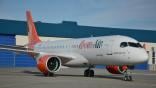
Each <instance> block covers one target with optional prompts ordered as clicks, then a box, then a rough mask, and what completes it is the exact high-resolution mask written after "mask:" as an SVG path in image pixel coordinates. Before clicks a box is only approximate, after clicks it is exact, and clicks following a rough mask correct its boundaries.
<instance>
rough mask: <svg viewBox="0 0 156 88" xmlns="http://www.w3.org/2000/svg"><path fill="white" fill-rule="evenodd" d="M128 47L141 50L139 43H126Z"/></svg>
mask: <svg viewBox="0 0 156 88" xmlns="http://www.w3.org/2000/svg"><path fill="white" fill-rule="evenodd" d="M128 45H129V46H131V47H140V48H142V46H141V44H140V43H133V42H128Z"/></svg>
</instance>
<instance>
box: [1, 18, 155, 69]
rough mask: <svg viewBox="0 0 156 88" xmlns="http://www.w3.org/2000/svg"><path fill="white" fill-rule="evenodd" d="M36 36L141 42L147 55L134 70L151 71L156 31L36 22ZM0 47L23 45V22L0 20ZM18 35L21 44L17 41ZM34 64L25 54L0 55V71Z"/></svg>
mask: <svg viewBox="0 0 156 88" xmlns="http://www.w3.org/2000/svg"><path fill="white" fill-rule="evenodd" d="M35 25H36V27H37V31H38V34H39V35H40V36H46V37H59V38H60V37H61V38H82V37H93V36H106V35H126V36H130V37H133V38H135V39H137V40H138V41H140V42H142V44H143V45H144V46H145V47H146V50H147V52H148V53H149V61H148V62H147V63H143V64H139V65H136V66H135V68H136V69H150V70H154V69H155V68H154V67H153V65H154V64H156V61H155V48H156V44H155V43H156V38H155V36H156V31H152V30H137V29H124V28H108V27H93V26H82V25H78V24H77V22H71V21H63V22H62V23H43V22H40V21H38V22H35ZM0 29H1V30H0V44H7V45H15V44H21V43H22V44H23V42H24V41H26V39H25V38H24V37H22V36H25V35H27V25H26V22H25V21H15V20H6V19H0ZM18 35H22V36H20V38H21V39H22V40H20V41H18V42H16V41H17V40H18V37H17V36H18ZM35 65H36V62H35V61H34V60H33V59H32V58H31V57H30V56H29V55H27V54H18V53H15V52H9V51H0V67H32V66H35Z"/></svg>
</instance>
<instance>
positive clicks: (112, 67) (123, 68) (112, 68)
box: [106, 65, 128, 74]
mask: <svg viewBox="0 0 156 88" xmlns="http://www.w3.org/2000/svg"><path fill="white" fill-rule="evenodd" d="M106 69H107V71H108V72H110V73H112V74H123V73H124V72H125V71H126V70H127V69H128V67H127V66H126V65H123V66H117V65H110V66H106Z"/></svg>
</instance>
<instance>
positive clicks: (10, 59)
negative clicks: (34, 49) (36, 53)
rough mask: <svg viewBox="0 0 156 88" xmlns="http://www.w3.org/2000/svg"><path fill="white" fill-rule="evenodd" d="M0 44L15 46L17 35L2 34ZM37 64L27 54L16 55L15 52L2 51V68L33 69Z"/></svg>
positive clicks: (0, 52)
mask: <svg viewBox="0 0 156 88" xmlns="http://www.w3.org/2000/svg"><path fill="white" fill-rule="evenodd" d="M0 44H4V45H15V44H16V38H15V35H3V34H0ZM33 66H36V62H35V61H34V60H33V59H32V58H31V57H30V56H29V55H27V54H15V52H11V51H5V50H0V67H33Z"/></svg>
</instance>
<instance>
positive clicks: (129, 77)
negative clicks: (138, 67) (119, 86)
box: [123, 70, 133, 81]
mask: <svg viewBox="0 0 156 88" xmlns="http://www.w3.org/2000/svg"><path fill="white" fill-rule="evenodd" d="M123 74H124V77H123V80H124V81H132V80H133V79H132V76H131V75H130V74H131V72H130V71H129V70H126V71H125V72H124V73H123Z"/></svg>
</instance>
